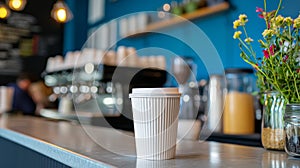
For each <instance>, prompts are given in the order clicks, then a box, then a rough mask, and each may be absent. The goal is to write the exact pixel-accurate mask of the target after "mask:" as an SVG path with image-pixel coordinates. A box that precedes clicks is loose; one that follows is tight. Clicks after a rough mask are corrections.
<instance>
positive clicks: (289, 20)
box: [283, 17, 293, 26]
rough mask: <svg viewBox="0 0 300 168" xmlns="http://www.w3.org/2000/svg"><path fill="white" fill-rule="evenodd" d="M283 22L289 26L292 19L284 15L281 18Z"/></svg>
mask: <svg viewBox="0 0 300 168" xmlns="http://www.w3.org/2000/svg"><path fill="white" fill-rule="evenodd" d="M283 22H284V23H286V24H287V25H288V26H290V25H291V24H292V23H293V19H292V18H291V17H286V18H284V19H283Z"/></svg>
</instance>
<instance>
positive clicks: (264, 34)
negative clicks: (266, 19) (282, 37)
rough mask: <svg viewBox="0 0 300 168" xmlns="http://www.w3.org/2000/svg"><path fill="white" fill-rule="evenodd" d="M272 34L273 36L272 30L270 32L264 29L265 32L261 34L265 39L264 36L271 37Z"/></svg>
mask: <svg viewBox="0 0 300 168" xmlns="http://www.w3.org/2000/svg"><path fill="white" fill-rule="evenodd" d="M272 34H274V31H273V30H270V29H266V30H264V32H263V33H262V35H263V36H264V37H266V36H271V35H272Z"/></svg>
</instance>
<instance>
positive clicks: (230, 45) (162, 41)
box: [65, 0, 300, 79]
mask: <svg viewBox="0 0 300 168" xmlns="http://www.w3.org/2000/svg"><path fill="white" fill-rule="evenodd" d="M69 1H70V0H69ZM79 1H80V0H76V3H77V2H79ZM278 1H279V0H269V1H268V5H267V6H268V8H269V10H271V9H272V10H273V9H276V7H277V3H278ZM164 3H170V0H151V1H140V0H130V1H125V0H118V1H116V2H112V1H111V0H106V3H105V8H106V9H105V18H104V19H103V20H101V21H99V22H98V23H97V24H102V23H105V22H107V21H110V20H111V19H114V18H117V17H120V16H123V15H125V14H129V13H133V12H139V11H149V10H152V11H156V10H157V9H158V8H159V7H160V6H162V5H163V4H164ZM229 3H230V4H231V9H230V10H228V11H225V12H221V13H217V14H214V15H211V16H208V17H205V18H201V19H197V20H194V21H193V22H194V23H195V24H196V25H197V26H198V27H200V28H201V29H202V30H203V31H204V32H205V34H206V35H207V36H208V37H209V39H210V40H211V42H212V43H213V44H214V46H215V48H216V49H217V51H218V53H219V55H220V57H221V60H222V62H223V65H224V67H225V68H228V67H249V65H247V64H246V63H244V62H243V61H242V59H241V58H240V57H239V53H240V51H239V48H238V43H237V41H235V40H234V39H232V35H233V33H234V30H233V28H232V22H233V21H234V20H235V19H237V17H238V15H239V14H241V13H244V14H247V15H248V18H249V23H248V25H247V26H248V33H249V35H250V36H251V37H252V38H253V39H254V40H256V41H257V40H258V39H260V38H261V33H262V31H263V29H264V25H265V24H264V21H263V20H262V19H260V18H258V17H257V13H256V12H255V10H256V7H263V0H248V1H240V0H230V2H229ZM283 7H284V9H282V10H281V12H280V14H282V15H284V16H287V15H289V16H292V17H296V16H297V15H298V14H299V10H300V1H295V0H285V1H284V2H283ZM77 12H78V13H81V14H80V15H79V16H86V14H84V13H83V12H85V11H84V10H83V11H81V10H77V11H74V13H77ZM77 15H78V14H77ZM81 20H83V21H84V19H82V17H81ZM85 21H86V20H85ZM72 22H78V20H76V18H74V20H73V21H72ZM72 22H71V23H69V24H72ZM83 24H86V22H85V23H82V24H81V25H83ZM78 25H79V24H77V23H76V26H78ZM73 26H74V25H73ZM91 26H94V25H88V27H87V28H86V29H88V28H89V27H91ZM67 27H68V26H67ZM70 27H72V26H70ZM70 27H69V29H70ZM186 30H187V28H186V27H185V25H177V26H175V27H171V28H169V31H175V32H177V33H178V34H183V35H184V36H185V37H187V38H189V37H192V36H193V34H191V33H189V31H186ZM66 31H68V29H66ZM81 33H82V32H81ZM68 35H69V36H67V39H66V42H67V43H65V46H69V48H67V47H65V51H67V50H74V49H80V48H81V47H82V46H79V45H80V44H83V42H84V41H85V39H84V38H82V37H83V36H78V37H77V35H78V34H76V33H73V35H75V36H72V33H69V34H68ZM70 39H72V40H70ZM72 41H73V42H74V41H77V44H75V45H73V46H71V47H70V45H69V44H68V43H70V42H72ZM119 44H120V45H121V44H124V45H127V46H134V47H136V48H137V49H140V48H144V47H150V46H155V47H161V48H164V49H166V50H170V51H172V52H174V53H176V54H177V55H182V56H191V57H193V58H195V62H196V63H197V65H198V72H197V74H198V76H197V79H200V78H207V73H206V68H205V67H204V65H203V63H202V61H201V60H199V59H196V58H197V55H196V54H195V53H194V52H193V51H192V50H191V49H190V48H189V47H188V46H187V45H185V44H183V43H181V42H180V41H177V40H174V39H172V38H170V37H167V36H162V35H156V34H155V35H146V36H140V37H137V38H133V39H125V40H123V41H121V42H120V43H119ZM201 44H202V42H201V41H199V44H198V45H201ZM72 47H73V48H72ZM254 49H255V50H256V51H258V53H259V52H260V50H261V49H260V48H259V45H258V44H256V45H255V46H254Z"/></svg>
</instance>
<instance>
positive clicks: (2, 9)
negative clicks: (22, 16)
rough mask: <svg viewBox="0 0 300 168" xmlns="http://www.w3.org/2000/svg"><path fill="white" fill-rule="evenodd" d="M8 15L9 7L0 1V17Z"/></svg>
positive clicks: (3, 17)
mask: <svg viewBox="0 0 300 168" xmlns="http://www.w3.org/2000/svg"><path fill="white" fill-rule="evenodd" d="M9 15H10V10H9V8H8V7H7V6H6V5H5V4H4V3H1V2H0V19H6V18H7V17H8V16H9Z"/></svg>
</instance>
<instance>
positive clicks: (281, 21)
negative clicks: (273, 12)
mask: <svg viewBox="0 0 300 168" xmlns="http://www.w3.org/2000/svg"><path fill="white" fill-rule="evenodd" d="M283 20H284V17H282V16H281V15H278V16H277V17H276V18H275V24H276V25H278V26H281V25H282V23H283Z"/></svg>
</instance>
